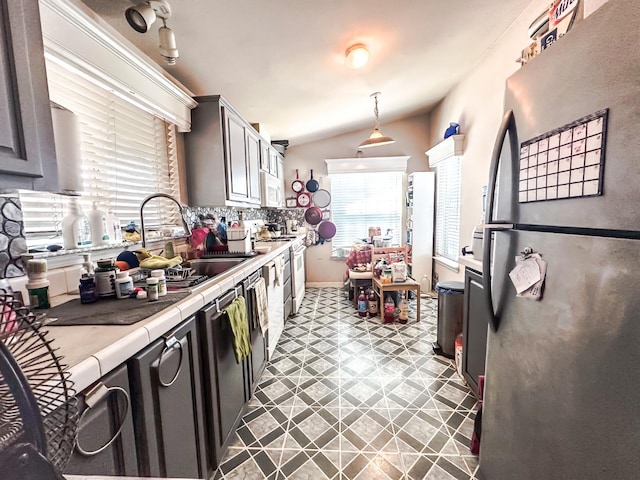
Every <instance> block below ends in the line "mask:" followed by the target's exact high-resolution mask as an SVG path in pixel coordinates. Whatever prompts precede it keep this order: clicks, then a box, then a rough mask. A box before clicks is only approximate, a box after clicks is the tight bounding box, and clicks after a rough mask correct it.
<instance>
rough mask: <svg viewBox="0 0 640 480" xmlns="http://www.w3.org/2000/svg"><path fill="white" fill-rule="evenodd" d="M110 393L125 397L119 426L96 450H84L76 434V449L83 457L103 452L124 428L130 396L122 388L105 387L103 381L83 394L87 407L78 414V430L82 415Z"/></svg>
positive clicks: (129, 405)
mask: <svg viewBox="0 0 640 480" xmlns="http://www.w3.org/2000/svg"><path fill="white" fill-rule="evenodd" d="M112 393H115V394H117V395H122V396H123V397H124V399H125V403H124V412H123V413H122V415H121V420H120V426H119V427H118V430H117V431H116V433H114V434H113V437H111V440H109V441H108V442H107V443H105V444H104V445H103V446H102V447H100V448H98V449H97V450H85V449H84V448H82V446H81V445H80V435H78V437H77V440H76V449H77V450H78V452H80V453H81V454H82V455H84V456H85V457H92V456H94V455H97V454H99V453H100V452H103V451H104V450H106V449H107V448H108V447H109V446H110V445H111V444H112V443H113V442H115V441H116V439H117V438H118V437H119V436H120V434H121V433H122V429H123V428H124V424H125V421H126V419H127V414H128V413H129V408H130V407H131V398H130V397H129V394H128V393H127V391H126V390H125V389H124V388H122V387H107V386H105V385H104V384H103V383H100V384H98V385H97V386H96V387H95V388H93V389H92V390H91V391H90V392H88V393H87V395H86V396H85V399H84V401H85V403H86V405H87V408H86V409H85V410H84V412H82V415H80V420H78V431H80V429H81V428H82V427H81V426H80V425H81V424H82V421H83V419H84V416H85V415H86V414H87V412H88V411H89V410H90V409H92V408H93V407H94V406H95V405H96V404H97V403H98V402H100V401H101V400H104V399H105V398H107V397H108V396H109V395H110V394H112ZM116 405H117V403H116Z"/></svg>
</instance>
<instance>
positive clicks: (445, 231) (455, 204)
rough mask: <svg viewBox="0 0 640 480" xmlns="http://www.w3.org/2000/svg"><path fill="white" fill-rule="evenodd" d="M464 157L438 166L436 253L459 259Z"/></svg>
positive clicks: (451, 159) (453, 157)
mask: <svg viewBox="0 0 640 480" xmlns="http://www.w3.org/2000/svg"><path fill="white" fill-rule="evenodd" d="M461 176H462V157H461V156H452V157H450V158H447V159H446V160H444V161H442V162H439V163H438V164H437V166H436V255H438V256H442V257H445V258H448V259H450V260H454V261H458V255H459V253H458V252H459V243H460V185H461Z"/></svg>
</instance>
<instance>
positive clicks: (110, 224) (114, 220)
mask: <svg viewBox="0 0 640 480" xmlns="http://www.w3.org/2000/svg"><path fill="white" fill-rule="evenodd" d="M107 228H108V229H109V236H110V237H111V241H112V242H114V243H116V242H122V225H121V224H120V219H119V218H118V217H117V216H116V214H115V213H114V212H113V210H109V212H108V213H107Z"/></svg>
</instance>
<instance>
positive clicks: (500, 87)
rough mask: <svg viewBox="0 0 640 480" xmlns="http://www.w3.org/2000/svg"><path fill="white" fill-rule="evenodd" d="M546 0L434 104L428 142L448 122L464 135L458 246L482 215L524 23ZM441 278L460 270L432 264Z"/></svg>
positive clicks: (523, 16) (524, 34)
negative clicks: (484, 189)
mask: <svg viewBox="0 0 640 480" xmlns="http://www.w3.org/2000/svg"><path fill="white" fill-rule="evenodd" d="M548 4H549V0H535V1H533V2H532V3H531V4H530V5H529V6H528V7H527V8H526V9H525V10H524V11H523V12H522V14H521V15H520V16H519V17H518V18H517V19H516V20H515V22H514V23H513V24H512V25H511V27H510V28H509V29H508V30H507V31H506V32H505V33H504V35H503V36H502V37H501V38H500V39H499V40H498V41H497V42H496V44H495V45H494V46H493V48H492V49H491V50H490V51H489V52H488V53H487V55H485V57H484V58H483V59H482V60H481V61H480V62H479V63H478V64H477V65H476V66H475V67H474V68H473V69H472V70H471V71H470V72H469V74H468V75H467V76H466V78H465V79H464V80H463V81H461V82H460V83H459V84H458V85H457V86H456V87H454V88H453V89H452V90H451V92H449V94H448V95H447V96H446V97H445V99H444V100H443V101H442V102H441V103H440V104H439V105H438V106H437V107H436V108H435V109H434V111H433V112H432V117H431V137H430V142H429V143H430V144H431V145H433V144H436V143H437V142H439V141H441V139H442V134H443V132H444V130H445V129H446V128H447V126H448V125H449V122H457V123H459V124H460V133H464V134H465V135H466V147H465V152H464V156H463V160H462V198H461V211H460V247H461V248H462V247H463V246H465V245H470V243H471V234H472V232H473V227H474V226H475V225H476V224H478V223H480V221H481V220H482V186H483V185H486V183H487V176H488V173H489V163H490V159H491V152H492V150H493V144H494V141H495V136H496V132H497V130H498V127H499V125H500V122H501V120H502V115H503V108H502V105H503V97H504V85H505V80H506V79H507V78H508V77H509V76H510V75H511V74H513V73H514V72H515V71H516V70H517V69H518V68H520V67H519V64H518V63H516V61H515V60H516V58H518V57H519V55H520V52H521V50H522V49H523V48H524V47H525V46H526V45H528V44H529V43H530V40H529V37H528V35H527V28H528V27H529V25H530V24H531V22H532V21H533V20H534V19H535V18H536V17H538V15H539V14H540V13H541V12H542V11H543V10H544V9H545V8H547V7H548ZM435 271H436V272H437V274H438V279H439V280H462V279H463V277H464V268H460V270H459V271H458V272H454V271H452V270H451V269H449V268H447V267H444V266H442V265H439V264H436V268H435Z"/></svg>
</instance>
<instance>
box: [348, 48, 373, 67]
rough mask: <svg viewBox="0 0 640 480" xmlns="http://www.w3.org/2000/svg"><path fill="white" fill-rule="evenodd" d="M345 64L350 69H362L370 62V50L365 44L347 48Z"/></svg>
mask: <svg viewBox="0 0 640 480" xmlns="http://www.w3.org/2000/svg"><path fill="white" fill-rule="evenodd" d="M344 58H345V60H344V61H345V64H346V65H347V67H349V68H353V69H356V68H362V67H364V65H365V64H366V63H367V61H368V60H369V50H367V47H366V45H365V44H363V43H356V44H355V45H351V46H350V47H349V48H347V51H346V52H345V54H344Z"/></svg>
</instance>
